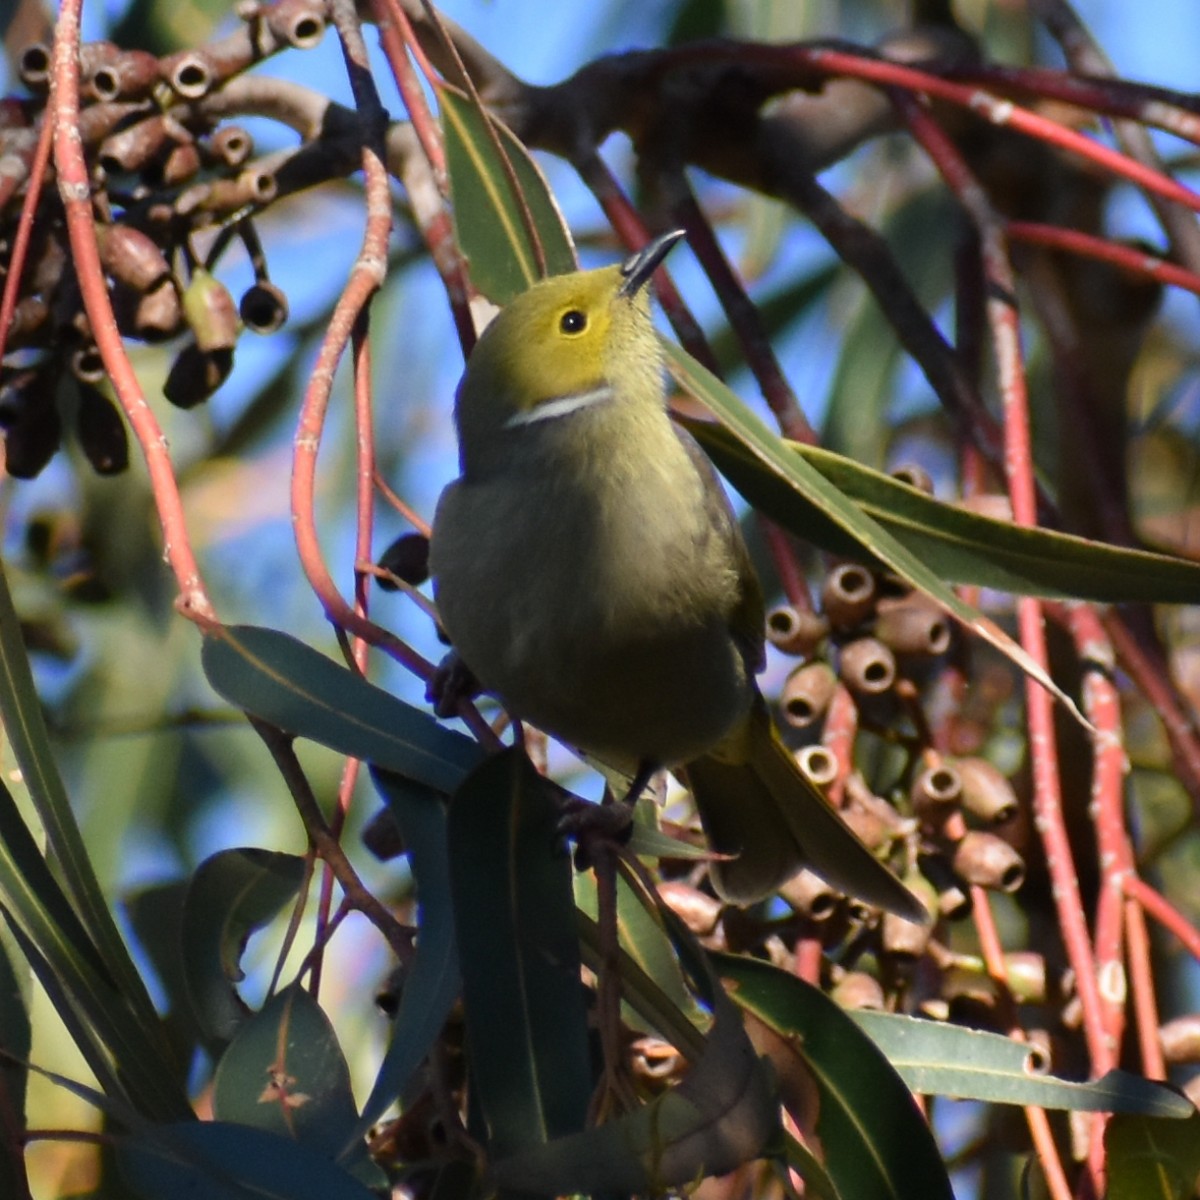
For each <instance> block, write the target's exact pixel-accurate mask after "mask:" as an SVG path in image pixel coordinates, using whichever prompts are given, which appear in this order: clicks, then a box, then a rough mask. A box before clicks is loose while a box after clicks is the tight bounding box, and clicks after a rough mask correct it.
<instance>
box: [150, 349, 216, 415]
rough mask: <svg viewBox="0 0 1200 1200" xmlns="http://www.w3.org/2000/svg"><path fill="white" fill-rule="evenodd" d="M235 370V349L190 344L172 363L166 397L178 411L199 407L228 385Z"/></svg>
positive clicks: (165, 387) (164, 388) (164, 390)
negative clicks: (227, 381) (220, 388)
mask: <svg viewBox="0 0 1200 1200" xmlns="http://www.w3.org/2000/svg"><path fill="white" fill-rule="evenodd" d="M232 370H233V351H232V350H201V349H200V347H199V346H197V345H196V343H195V342H189V343H188V344H187V345H186V346H184V348H183V349H182V350H181V351H180V352H179V355H178V356H177V357H176V359H175V361H174V362H173V363H172V364H171V370H170V371H169V372H168V373H167V379H166V382H165V383H164V384H163V395H164V396H166V398H167V399H168V400H169V401H170V402H171V403H172V404H174V405H175V407H176V408H195V407H196V405H197V404H201V403H203V402H204V401H205V400H207V399H208V398H209V396H211V395H212V394H213V392H215V391H216V390H217V388H219V387H220V386H221V384H223V383H224V382H225V380H226V379H227V378H228V377H229V372H230V371H232Z"/></svg>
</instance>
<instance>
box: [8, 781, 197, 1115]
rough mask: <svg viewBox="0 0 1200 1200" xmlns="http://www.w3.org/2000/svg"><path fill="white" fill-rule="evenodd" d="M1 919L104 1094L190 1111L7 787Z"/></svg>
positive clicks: (160, 1111)
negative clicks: (47, 861)
mask: <svg viewBox="0 0 1200 1200" xmlns="http://www.w3.org/2000/svg"><path fill="white" fill-rule="evenodd" d="M0 914H2V915H3V917H4V919H5V920H6V921H7V923H8V928H9V931H10V933H11V934H12V936H13V938H14V940H15V941H16V943H17V945H18V947H19V949H20V952H21V954H22V955H23V956H24V957H25V959H26V960H27V961H28V963H29V965H30V967H31V968H32V969H33V972H34V974H35V975H36V976H37V977H38V980H39V982H40V983H41V985H42V987H43V988H45V990H46V992H47V993H48V995H49V996H50V999H51V1002H52V1003H53V1004H54V1006H55V1008H56V1010H57V1011H58V1012H59V1014H60V1016H61V1018H62V1020H63V1022H64V1023H65V1024H66V1026H67V1028H68V1030H69V1031H70V1033H71V1035H72V1037H73V1039H74V1040H75V1042H76V1043H77V1044H78V1046H79V1049H80V1052H81V1053H82V1054H83V1056H84V1057H85V1059H86V1060H87V1063H88V1065H89V1067H91V1069H92V1071H93V1073H94V1074H95V1075H96V1078H97V1079H98V1080H99V1081H100V1083H101V1084H102V1086H103V1087H104V1089H105V1091H106V1092H107V1093H108V1094H109V1095H110V1096H111V1097H112V1098H113V1099H114V1100H117V1099H120V1100H124V1101H126V1102H127V1103H129V1104H132V1105H134V1106H136V1107H138V1108H140V1109H141V1110H142V1111H143V1112H145V1113H147V1114H150V1115H155V1116H158V1117H161V1118H163V1119H172V1118H175V1117H178V1116H179V1115H180V1114H181V1113H184V1112H190V1111H191V1109H190V1106H189V1105H188V1103H187V1097H186V1095H185V1094H184V1091H183V1088H182V1085H181V1083H180V1080H179V1075H180V1074H181V1072H179V1071H178V1070H177V1069H174V1068H177V1065H178V1064H176V1063H175V1061H174V1058H173V1057H172V1055H171V1053H170V1047H169V1046H168V1045H167V1042H166V1039H165V1037H163V1035H162V1029H161V1025H160V1023H159V1020H158V1017H157V1015H155V1016H153V1017H152V1024H151V1026H150V1027H149V1028H147V1027H146V1024H145V1022H144V1021H143V1020H142V1017H141V1014H140V1012H136V1011H134V1010H133V1009H132V1008H131V1007H130V1005H129V1004H128V1003H127V999H128V997H127V996H126V993H125V991H124V989H123V988H122V987H120V986H118V984H117V983H116V981H115V980H114V978H113V976H112V974H111V973H110V972H109V970H108V964H107V961H106V960H105V959H103V958H102V957H101V956H100V953H99V951H98V950H97V949H96V948H95V945H94V943H93V942H92V940H91V938H90V937H89V936H88V931H87V930H86V929H85V928H84V927H83V924H82V922H81V921H80V920H79V918H78V917H76V916H75V914H74V911H73V909H72V908H71V906H70V903H69V901H68V899H67V897H66V896H65V895H64V893H63V891H62V889H61V888H60V887H59V884H58V881H57V878H56V877H55V875H54V874H53V873H52V872H51V871H50V868H49V866H48V864H47V863H46V862H45V860H44V859H43V858H42V856H41V853H40V851H39V850H38V847H37V843H36V842H35V841H34V840H33V835H32V834H31V833H30V832H29V829H28V827H27V826H26V825H25V823H24V821H23V820H22V819H21V814H20V813H19V812H18V811H17V807H16V804H15V802H14V800H13V798H12V796H11V794H10V793H9V791H8V789H7V788H5V787H4V786H3V784H0ZM139 986H140V983H139Z"/></svg>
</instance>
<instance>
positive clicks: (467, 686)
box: [425, 650, 480, 718]
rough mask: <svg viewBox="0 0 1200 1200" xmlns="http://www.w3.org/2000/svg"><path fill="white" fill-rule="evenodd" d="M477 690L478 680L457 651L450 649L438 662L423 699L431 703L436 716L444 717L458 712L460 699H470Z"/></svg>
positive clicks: (478, 690) (475, 694)
mask: <svg viewBox="0 0 1200 1200" xmlns="http://www.w3.org/2000/svg"><path fill="white" fill-rule="evenodd" d="M479 692H480V687H479V680H478V679H476V678H475V676H474V674H473V673H472V671H471V668H470V667H468V666H467V664H466V663H465V662H463V660H462V659H461V658H459V656H458V652H457V651H456V650H451V651H449V652H448V653H447V654H446V655H445V657H443V659H442V661H441V662H440V663H438V665H437V669H436V670H435V671H434V673H433V678H432V679H430V681H429V683H428V685H427V686H426V688H425V699H426V700H428V701H429V703H430V704H432V705H433V711H434V714H435V715H436V716H439V717H443V718H445V717H452V716H454V715H455V714H456V713H457V712H458V705H459V702H460V701H462V700H470V699H472V698H473V697H475V696H478V695H479Z"/></svg>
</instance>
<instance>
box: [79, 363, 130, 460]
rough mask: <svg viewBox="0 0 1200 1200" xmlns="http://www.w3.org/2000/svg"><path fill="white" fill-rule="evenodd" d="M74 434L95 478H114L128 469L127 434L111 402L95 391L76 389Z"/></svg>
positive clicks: (81, 387) (85, 388)
mask: <svg viewBox="0 0 1200 1200" xmlns="http://www.w3.org/2000/svg"><path fill="white" fill-rule="evenodd" d="M75 433H76V436H77V437H78V438H79V444H80V446H81V447H82V448H83V453H84V454H85V455H86V456H87V460H88V462H89V463H91V465H92V470H94V471H95V472H96V474H97V475H118V474H120V473H121V472H122V471H124V470H125V469H126V467H128V466H129V434H128V433H127V432H126V430H125V421H124V418H122V416H121V414H120V412H118V411H117V407H116V405H115V404H113V402H112V401H111V400H110V399H109V398H108V397H107V396H106V395H105V394H104V393H103V392H102V391H100V390H99V389H98V388H95V387H92V386H90V385H88V384H81V385H80V387H79V408H78V411H77V413H76V417H75Z"/></svg>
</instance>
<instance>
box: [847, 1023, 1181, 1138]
mask: <svg viewBox="0 0 1200 1200" xmlns="http://www.w3.org/2000/svg"><path fill="white" fill-rule="evenodd" d="M849 1016H850V1017H852V1018H853V1020H854V1022H855V1023H856V1024H857V1025H858V1026H859V1027H860V1028H861V1029H863V1030H864V1031H865V1032H866V1033H867V1034H869V1035H870V1037H871V1040H872V1041H873V1042H874V1043H875V1044H876V1045H877V1046H878V1047H879V1048H880V1049H881V1050H882V1051H883V1052H884V1054H886V1055H887V1058H888V1061H889V1062H890V1063H891V1064H892V1066H893V1067H895V1068H896V1070H897V1071H899V1073H900V1076H901V1078H902V1079H903V1080H904V1081H905V1083H907V1084H908V1086H909V1087H910V1088H912V1090H913V1091H914V1092H922V1093H926V1094H930V1095H935V1096H954V1097H957V1098H958V1099H962V1100H991V1101H994V1102H996V1103H1000V1104H1022V1105H1025V1104H1036V1105H1037V1106H1038V1107H1040V1108H1063V1109H1076V1110H1079V1111H1083V1112H1127V1113H1139V1114H1141V1115H1142V1116H1146V1117H1160V1118H1165V1117H1175V1118H1182V1117H1188V1116H1191V1115H1192V1114H1193V1113H1194V1112H1195V1109H1194V1108H1193V1107H1192V1104H1191V1102H1190V1101H1188V1100H1187V1099H1186V1098H1185V1097H1183V1096H1181V1095H1180V1094H1179V1093H1178V1092H1177V1091H1175V1090H1174V1089H1173V1088H1169V1087H1166V1086H1165V1085H1164V1084H1161V1083H1155V1082H1154V1081H1153V1080H1151V1079H1143V1078H1142V1077H1141V1076H1140V1075H1131V1074H1129V1073H1128V1072H1126V1071H1109V1072H1108V1074H1107V1075H1104V1076H1102V1077H1101V1078H1100V1079H1096V1080H1093V1081H1092V1082H1090V1083H1072V1082H1070V1081H1069V1080H1066V1079H1056V1078H1054V1077H1053V1076H1051V1075H1043V1074H1039V1073H1038V1072H1036V1071H1034V1070H1032V1069H1031V1066H1030V1051H1029V1047H1028V1046H1027V1045H1024V1044H1023V1043H1021V1042H1017V1041H1014V1040H1013V1039H1012V1038H1006V1037H1003V1036H1001V1035H1000V1034H998V1033H986V1032H984V1031H982V1030H977V1029H964V1028H963V1027H962V1026H961V1025H947V1024H944V1023H943V1022H941V1021H926V1020H922V1019H920V1018H919V1017H907V1016H902V1015H900V1014H898V1013H877V1012H853V1013H850V1014H849Z"/></svg>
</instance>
